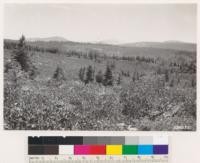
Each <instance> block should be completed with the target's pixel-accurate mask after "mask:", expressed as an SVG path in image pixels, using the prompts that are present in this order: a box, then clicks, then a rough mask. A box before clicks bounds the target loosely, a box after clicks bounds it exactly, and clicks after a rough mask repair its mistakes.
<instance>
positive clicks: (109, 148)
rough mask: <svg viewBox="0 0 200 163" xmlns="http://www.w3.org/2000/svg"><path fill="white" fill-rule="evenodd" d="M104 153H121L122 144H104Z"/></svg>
mask: <svg viewBox="0 0 200 163" xmlns="http://www.w3.org/2000/svg"><path fill="white" fill-rule="evenodd" d="M106 155H122V145H106Z"/></svg>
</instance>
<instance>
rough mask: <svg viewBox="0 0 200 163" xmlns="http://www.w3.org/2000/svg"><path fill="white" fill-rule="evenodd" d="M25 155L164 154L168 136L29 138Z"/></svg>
mask: <svg viewBox="0 0 200 163" xmlns="http://www.w3.org/2000/svg"><path fill="white" fill-rule="evenodd" d="M28 154H29V155H168V137H162V136H160V137H159V136H158V137H147V136H142V137H29V138H28Z"/></svg>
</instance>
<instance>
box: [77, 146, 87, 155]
mask: <svg viewBox="0 0 200 163" xmlns="http://www.w3.org/2000/svg"><path fill="white" fill-rule="evenodd" d="M74 154H75V155H88V154H90V146H89V145H75V146H74Z"/></svg>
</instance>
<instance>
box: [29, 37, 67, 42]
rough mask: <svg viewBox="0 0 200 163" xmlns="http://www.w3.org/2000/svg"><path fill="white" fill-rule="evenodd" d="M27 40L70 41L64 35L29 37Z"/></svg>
mask: <svg viewBox="0 0 200 163" xmlns="http://www.w3.org/2000/svg"><path fill="white" fill-rule="evenodd" d="M27 41H30V42H36V41H44V42H50V41H55V42H66V41H69V40H67V39H65V38H64V37H59V36H53V37H45V38H40V37H35V38H27Z"/></svg>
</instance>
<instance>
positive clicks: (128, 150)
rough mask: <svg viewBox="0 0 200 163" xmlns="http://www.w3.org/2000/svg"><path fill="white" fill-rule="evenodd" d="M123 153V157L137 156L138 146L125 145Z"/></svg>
mask: <svg viewBox="0 0 200 163" xmlns="http://www.w3.org/2000/svg"><path fill="white" fill-rule="evenodd" d="M122 153H123V155H137V154H138V146H137V145H123V147H122Z"/></svg>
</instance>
